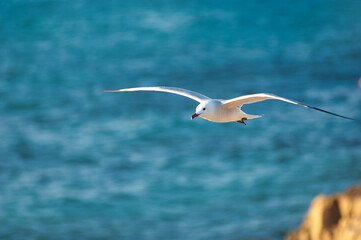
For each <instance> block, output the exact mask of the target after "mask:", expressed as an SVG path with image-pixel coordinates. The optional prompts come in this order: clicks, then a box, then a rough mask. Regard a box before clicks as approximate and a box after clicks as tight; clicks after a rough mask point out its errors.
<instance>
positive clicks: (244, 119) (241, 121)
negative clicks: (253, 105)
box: [237, 118, 247, 125]
mask: <svg viewBox="0 0 361 240" xmlns="http://www.w3.org/2000/svg"><path fill="white" fill-rule="evenodd" d="M246 120H247V118H242V119H241V120H240V121H237V122H239V123H242V124H244V125H247V124H246V123H245V122H244V121H246Z"/></svg>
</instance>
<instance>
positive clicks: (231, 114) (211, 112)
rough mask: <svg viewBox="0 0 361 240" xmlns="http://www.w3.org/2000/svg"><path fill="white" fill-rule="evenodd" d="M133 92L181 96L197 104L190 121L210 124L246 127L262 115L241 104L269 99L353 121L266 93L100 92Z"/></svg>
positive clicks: (161, 89) (158, 89)
mask: <svg viewBox="0 0 361 240" xmlns="http://www.w3.org/2000/svg"><path fill="white" fill-rule="evenodd" d="M135 91H156V92H167V93H173V94H178V95H182V96H184V97H187V98H190V99H193V100H195V101H197V102H199V104H198V106H197V108H196V111H195V113H194V114H193V115H192V116H191V120H193V119H195V118H196V117H201V118H204V119H206V120H208V121H211V122H217V123H225V122H238V123H242V124H244V125H246V123H245V121H246V120H249V119H254V118H260V117H262V116H263V115H249V114H247V113H245V112H243V111H242V110H241V108H242V106H243V104H250V103H255V102H260V101H264V100H269V99H274V100H280V101H284V102H288V103H292V104H296V105H299V106H303V107H307V108H311V109H314V110H318V111H321V112H324V113H328V114H331V115H334V116H337V117H341V118H345V119H349V120H354V119H352V118H349V117H345V116H342V115H339V114H336V113H332V112H328V111H326V110H323V109H320V108H317V107H311V106H309V105H306V104H303V103H299V102H295V101H292V100H289V99H286V98H282V97H278V96H275V95H272V94H267V93H256V94H250V95H243V96H240V97H237V98H232V99H228V100H223V99H212V98H209V97H207V96H205V95H203V94H200V93H198V92H193V91H190V90H187V89H183V88H176V87H135V88H125V89H118V90H104V91H102V92H135Z"/></svg>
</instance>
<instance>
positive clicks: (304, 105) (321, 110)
mask: <svg viewBox="0 0 361 240" xmlns="http://www.w3.org/2000/svg"><path fill="white" fill-rule="evenodd" d="M298 104H299V105H301V106H303V107H307V108H311V109H314V110H317V111H320V112H324V113H328V114H331V115H334V116H336V117H341V118H344V119H348V120H352V121H359V120H357V119H354V118H350V117H346V116H342V115H339V114H336V113H332V112H329V111H326V110H323V109H321V108H317V107H312V106H309V105H306V104H302V103H298Z"/></svg>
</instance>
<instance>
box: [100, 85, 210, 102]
mask: <svg viewBox="0 0 361 240" xmlns="http://www.w3.org/2000/svg"><path fill="white" fill-rule="evenodd" d="M134 91H156V92H167V93H173V94H178V95H181V96H184V97H187V98H190V99H193V100H195V101H197V102H203V101H204V100H207V99H210V98H209V97H207V96H205V95H203V94H200V93H198V92H193V91H190V90H187V89H183V88H175V87H136V88H124V89H118V90H105V91H102V92H134Z"/></svg>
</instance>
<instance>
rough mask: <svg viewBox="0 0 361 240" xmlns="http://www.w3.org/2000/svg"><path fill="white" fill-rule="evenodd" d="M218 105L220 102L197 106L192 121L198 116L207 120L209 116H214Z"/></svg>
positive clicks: (204, 103)
mask: <svg viewBox="0 0 361 240" xmlns="http://www.w3.org/2000/svg"><path fill="white" fill-rule="evenodd" d="M217 103H218V102H215V101H209V102H203V103H200V104H199V105H198V106H197V108H196V112H195V113H194V114H193V115H192V117H191V119H192V120H193V119H195V118H196V117H198V116H200V117H202V118H207V116H209V115H212V114H213V113H214V112H215V110H216V108H217V106H218V105H219V104H217Z"/></svg>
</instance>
